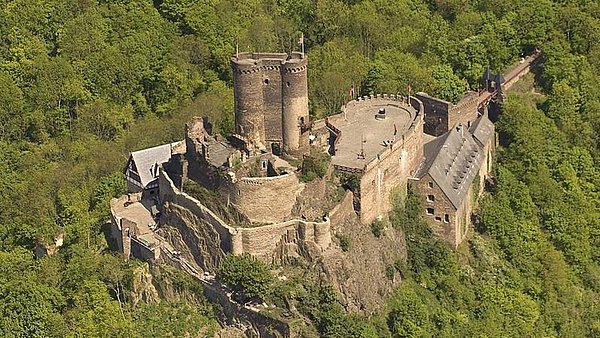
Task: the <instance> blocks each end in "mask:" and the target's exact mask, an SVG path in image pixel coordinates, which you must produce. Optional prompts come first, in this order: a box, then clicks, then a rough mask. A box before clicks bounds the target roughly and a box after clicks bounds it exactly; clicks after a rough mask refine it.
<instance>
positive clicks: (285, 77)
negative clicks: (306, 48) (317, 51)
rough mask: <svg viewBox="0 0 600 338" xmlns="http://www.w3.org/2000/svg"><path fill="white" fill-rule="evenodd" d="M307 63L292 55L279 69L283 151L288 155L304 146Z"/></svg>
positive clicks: (300, 55) (306, 115)
mask: <svg viewBox="0 0 600 338" xmlns="http://www.w3.org/2000/svg"><path fill="white" fill-rule="evenodd" d="M307 63H308V62H307V59H306V57H305V56H304V55H302V54H300V53H293V54H292V56H291V57H290V59H289V60H287V62H285V63H284V64H283V65H282V67H281V85H282V110H283V117H282V133H283V150H284V151H285V152H288V153H289V152H294V151H296V150H298V148H300V146H301V145H302V144H304V142H303V141H302V140H301V138H302V137H306V135H304V134H303V126H306V125H308V123H309V121H308V81H307V72H306V69H307ZM306 134H307V133H306Z"/></svg>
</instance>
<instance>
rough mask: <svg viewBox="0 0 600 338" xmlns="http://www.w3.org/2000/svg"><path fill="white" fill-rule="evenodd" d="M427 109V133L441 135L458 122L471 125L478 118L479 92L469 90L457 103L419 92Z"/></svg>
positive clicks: (419, 96)
mask: <svg viewBox="0 0 600 338" xmlns="http://www.w3.org/2000/svg"><path fill="white" fill-rule="evenodd" d="M416 97H417V98H418V99H419V100H421V102H423V107H424V110H425V118H424V120H425V125H424V127H423V130H424V131H425V133H427V134H430V135H433V136H440V135H442V134H444V133H445V132H447V131H448V130H449V129H450V128H452V127H453V126H454V125H456V124H457V123H462V124H464V125H465V126H470V125H471V123H472V122H473V121H475V120H476V119H477V115H478V112H477V106H478V97H479V96H478V93H477V92H473V91H468V92H467V93H465V95H464V96H463V97H462V98H461V99H460V101H458V102H457V103H456V104H454V103H452V102H448V101H445V100H442V99H438V98H435V97H432V96H429V95H428V94H427V93H423V92H418V93H417V94H416Z"/></svg>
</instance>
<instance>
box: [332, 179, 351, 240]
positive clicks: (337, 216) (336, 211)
mask: <svg viewBox="0 0 600 338" xmlns="http://www.w3.org/2000/svg"><path fill="white" fill-rule="evenodd" d="M349 217H356V212H354V194H353V193H352V191H350V190H347V191H346V193H345V194H344V197H343V198H342V200H341V201H340V203H338V204H337V205H336V206H335V207H333V209H331V211H330V212H329V220H330V222H331V231H332V232H334V233H335V232H337V231H338V230H339V226H340V225H341V224H343V223H344V221H345V220H346V219H348V218H349Z"/></svg>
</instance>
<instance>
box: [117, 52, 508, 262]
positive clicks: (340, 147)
mask: <svg viewBox="0 0 600 338" xmlns="http://www.w3.org/2000/svg"><path fill="white" fill-rule="evenodd" d="M231 66H232V69H233V75H234V77H233V79H234V97H235V134H234V135H231V137H229V138H227V139H225V138H223V137H222V136H220V135H215V134H213V133H212V128H211V125H210V121H207V120H206V119H201V118H196V119H194V120H193V121H191V122H190V123H188V124H187V125H186V137H185V140H183V141H180V142H176V143H172V144H168V145H163V146H158V147H155V148H150V149H145V150H141V151H137V152H133V153H131V156H130V158H129V161H128V164H127V166H126V168H125V176H126V178H127V181H128V190H129V194H128V195H125V196H123V197H121V198H119V199H113V200H112V201H111V215H112V222H111V223H112V227H111V233H112V235H113V237H114V239H115V240H116V243H117V246H118V248H119V250H121V251H123V252H124V253H125V255H126V256H129V255H130V254H133V255H134V256H136V257H139V258H143V259H148V260H159V259H172V258H173V256H174V255H176V254H178V253H179V254H181V253H180V252H179V251H177V250H175V249H174V248H173V247H171V246H170V244H168V242H169V241H168V240H166V237H168V236H170V234H169V233H168V232H167V231H166V230H164V229H163V227H162V225H174V224H177V225H181V224H184V223H185V224H189V223H194V224H196V225H197V227H196V230H194V231H196V232H198V231H201V232H202V234H199V235H198V236H202V238H203V240H202V241H200V242H198V243H195V244H194V245H195V246H196V247H195V249H194V250H196V251H197V252H194V253H192V252H190V253H189V254H194V256H199V257H204V256H206V257H205V258H201V259H200V260H201V261H200V262H199V261H198V259H196V262H197V264H198V265H201V266H200V267H201V268H202V269H205V270H206V269H208V270H210V269H212V268H214V267H215V266H217V264H218V262H216V260H217V258H218V257H222V255H223V254H224V253H234V254H249V255H252V256H254V257H256V258H259V259H262V260H264V261H267V262H274V261H278V260H283V259H285V258H286V257H295V256H300V255H302V256H305V257H306V256H309V257H317V256H318V255H319V254H320V253H321V252H323V251H324V250H327V249H328V248H329V246H330V245H331V243H332V238H333V236H334V235H335V233H336V232H337V231H339V230H340V227H341V226H342V221H341V220H342V219H344V218H346V217H358V218H359V220H360V223H361V224H363V225H370V224H371V223H372V222H373V221H374V220H376V219H380V218H382V217H385V216H386V214H387V213H388V212H389V211H391V209H392V203H391V199H392V197H393V196H400V197H402V196H404V195H405V193H406V189H407V187H408V185H412V186H413V187H414V189H415V190H416V191H417V192H419V193H420V194H421V195H422V196H423V198H424V210H423V214H424V216H425V219H426V220H427V221H428V222H429V224H430V225H431V227H432V229H433V230H434V233H435V234H436V235H437V236H439V237H440V238H441V239H442V240H444V241H445V242H447V243H448V244H449V245H450V246H451V247H453V248H456V247H457V246H458V245H459V244H460V243H461V242H462V241H463V240H464V238H465V237H466V235H467V232H468V228H469V226H468V225H469V224H470V216H471V212H472V209H473V208H474V206H475V202H476V198H477V196H478V195H479V194H480V192H481V188H482V187H483V185H484V180H485V179H486V178H487V177H488V176H489V173H490V169H491V164H492V156H493V152H494V149H495V144H496V139H495V131H494V125H493V124H492V123H491V122H490V120H489V119H488V117H487V116H486V114H480V113H479V112H478V101H477V93H473V92H469V93H467V94H466V95H465V97H463V99H462V100H461V101H459V103H457V104H452V103H449V102H446V101H443V100H439V99H436V98H433V97H431V96H429V95H427V94H425V93H417V94H416V95H415V96H408V97H404V96H399V95H386V94H383V95H371V96H365V97H359V98H357V99H356V100H352V101H350V102H348V103H347V104H346V105H344V106H343V107H342V108H341V112H340V113H338V114H336V115H333V116H330V117H328V118H326V119H323V120H315V121H313V120H311V119H310V117H309V114H308V86H307V73H306V72H307V58H306V56H305V55H304V54H302V53H292V54H291V55H287V54H273V53H270V54H267V53H241V54H238V55H236V56H234V57H232V59H231ZM324 153H326V154H328V156H330V159H331V161H330V164H329V165H328V167H327V169H326V170H325V172H324V173H322V177H317V178H316V179H313V180H312V181H310V182H308V181H307V180H305V179H303V177H302V174H303V172H304V171H305V169H306V165H303V166H301V168H300V169H299V168H298V165H297V164H293V163H295V162H297V161H299V160H301V159H304V162H305V163H308V162H310V161H311V160H312V159H313V158H314V157H315V156H320V155H318V154H324ZM315 154H317V155H315ZM307 161H308V162H307ZM331 182H336V183H337V184H338V187H343V188H344V193H343V195H342V196H337V197H335V196H334V195H335V194H334V193H333V192H335V191H338V190H339V189H337V190H336V189H333V190H332V189H331V187H330V185H331V184H330V183H331ZM332 191H333V192H332ZM315 201H316V202H315ZM198 229H201V230H198ZM186 231H191V230H190V229H186ZM161 255H162V258H161ZM203 255H204V256H203ZM169 257H170V258H169ZM215 257H217V258H215Z"/></svg>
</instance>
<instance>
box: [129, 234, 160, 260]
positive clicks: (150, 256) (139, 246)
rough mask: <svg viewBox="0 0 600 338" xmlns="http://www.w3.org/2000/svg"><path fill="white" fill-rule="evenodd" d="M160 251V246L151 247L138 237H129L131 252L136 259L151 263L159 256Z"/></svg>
mask: <svg viewBox="0 0 600 338" xmlns="http://www.w3.org/2000/svg"><path fill="white" fill-rule="evenodd" d="M160 252H161V250H160V246H158V247H152V248H151V247H149V246H147V245H146V244H145V243H143V242H142V241H141V240H140V239H138V238H135V237H132V238H131V254H132V255H133V257H135V258H137V259H141V260H143V261H146V262H151V263H152V262H155V261H157V260H158V259H159V258H160Z"/></svg>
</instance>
